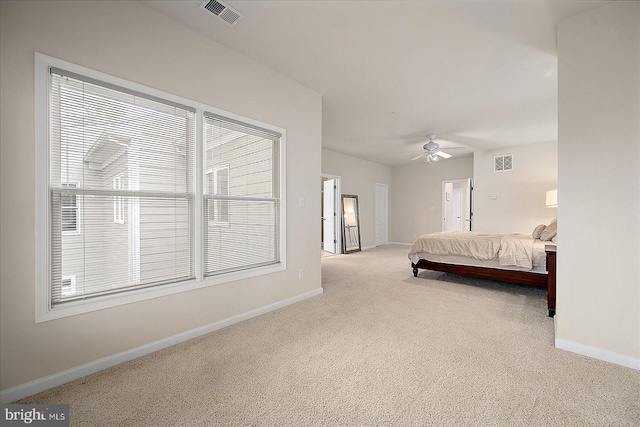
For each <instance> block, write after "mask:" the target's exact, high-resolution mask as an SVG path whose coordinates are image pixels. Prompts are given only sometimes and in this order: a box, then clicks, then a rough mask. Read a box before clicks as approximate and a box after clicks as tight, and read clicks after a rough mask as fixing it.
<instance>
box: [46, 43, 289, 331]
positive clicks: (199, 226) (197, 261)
mask: <svg viewBox="0 0 640 427" xmlns="http://www.w3.org/2000/svg"><path fill="white" fill-rule="evenodd" d="M49 67H56V68H60V69H64V70H66V71H69V72H72V73H76V74H80V75H82V76H84V77H87V78H91V79H96V80H100V81H102V82H105V83H107V84H112V85H116V86H119V87H121V88H124V89H127V90H132V91H135V92H142V93H144V94H146V95H149V96H153V97H156V98H161V99H163V100H166V101H169V102H174V103H177V104H180V105H185V106H188V107H191V108H194V109H195V126H196V129H195V137H196V141H195V150H196V151H194V153H195V159H196V161H195V162H194V171H193V174H194V175H195V176H196V177H197V176H198V173H200V172H202V169H203V165H202V158H201V156H200V155H199V154H198V153H200V152H201V149H202V141H201V140H202V130H201V127H202V124H203V123H202V119H201V115H202V114H203V113H204V112H205V111H206V112H209V113H212V114H216V115H218V116H222V117H225V118H228V119H230V120H233V121H236V122H240V123H244V124H246V125H249V126H253V127H257V128H261V129H267V130H269V131H272V132H275V133H277V134H280V135H281V137H280V149H279V153H280V164H279V170H280V194H279V199H280V212H279V214H280V222H279V235H278V239H279V245H280V246H279V251H280V261H279V263H277V264H274V265H269V266H265V267H258V268H252V269H249V270H245V271H238V272H233V273H229V274H221V275H218V276H215V277H207V278H203V277H202V268H203V263H204V260H203V259H202V258H201V257H202V256H204V242H203V238H202V235H203V228H204V221H203V218H202V212H201V211H202V189H203V188H202V185H203V182H201V181H200V180H197V179H195V178H194V182H195V187H196V188H195V189H196V193H195V195H196V200H195V203H194V209H195V211H194V218H195V226H194V233H195V236H194V239H193V247H192V250H194V267H195V268H196V271H195V272H194V273H195V279H194V280H188V281H184V282H181V283H176V284H167V285H162V286H155V287H149V288H141V289H137V290H129V291H127V292H123V293H120V294H114V295H106V296H103V297H95V298H91V299H88V300H86V301H78V302H69V303H65V304H64V305H60V306H57V307H55V308H52V307H51V301H50V294H51V261H50V259H49V258H50V257H49V250H50V247H51V230H50V224H49V202H50V201H49V197H50V194H49V102H48V100H49V78H50V73H49ZM43 100H46V101H44V102H43ZM35 119H36V120H35V135H36V138H35V161H36V164H35V170H36V175H35V178H36V179H35V247H36V272H35V277H36V280H35V288H36V289H35V297H36V304H35V305H36V307H35V321H36V323H40V322H44V321H48V320H53V319H59V318H63V317H67V316H72V315H76V314H81V313H87V312H91V311H95V310H101V309H105V308H109V307H115V306H118V305H122V304H128V303H133V302H137V301H143V300H147V299H151V298H157V297H161V296H166V295H171V294H175V293H179V292H185V291H190V290H193V289H198V288H202V287H207V286H212V285H216V284H220V283H226V282H231V281H235V280H241V279H247V278H250V277H255V276H258V275H263V274H272V273H275V272H279V271H283V270H286V268H287V265H286V260H287V253H286V241H287V233H286V224H287V222H286V212H287V203H286V188H287V180H286V130H285V129H283V128H280V127H278V126H275V125H271V124H267V123H263V122H260V121H258V120H254V119H251V118H248V117H244V116H241V115H239V114H235V113H232V112H229V111H225V110H222V109H219V108H215V107H212V106H210V105H206V104H202V103H199V102H196V101H193V100H190V99H186V98H183V97H180V96H177V95H173V94H170V93H167V92H163V91H160V90H157V89H154V88H150V87H148V86H144V85H141V84H138V83H134V82H131V81H128V80H124V79H121V78H119V77H115V76H111V75H108V74H105V73H102V72H99V71H96V70H92V69H90V68H86V67H83V66H80V65H76V64H73V63H70V62H67V61H64V60H61V59H57V58H53V57H50V56H47V55H43V54H40V53H37V52H36V53H35ZM198 137H199V138H200V139H198ZM198 159H200V161H198ZM202 179H204V174H202ZM198 250H199V251H200V252H198ZM198 255H200V256H198Z"/></svg>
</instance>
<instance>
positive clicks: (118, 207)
mask: <svg viewBox="0 0 640 427" xmlns="http://www.w3.org/2000/svg"><path fill="white" fill-rule="evenodd" d="M123 180H124V175H118V176H116V177H114V178H113V189H114V190H115V191H119V190H122V189H123V187H122V182H123ZM113 222H115V223H116V224H124V198H123V197H122V196H113Z"/></svg>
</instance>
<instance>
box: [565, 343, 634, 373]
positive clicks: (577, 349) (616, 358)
mask: <svg viewBox="0 0 640 427" xmlns="http://www.w3.org/2000/svg"><path fill="white" fill-rule="evenodd" d="M556 348H559V349H561V350H566V351H570V352H572V353H577V354H581V355H583V356H587V357H591V358H593V359H598V360H604V361H605V362H609V363H614V364H616V365H620V366H624V367H627V368H631V369H635V370H640V359H635V358H633V357H631V356H625V355H623V354H618V353H614V352H612V351H609V350H603V349H601V348H597V347H591V346H588V345H584V344H579V343H576V342H573V341H567V340H563V339H560V338H556Z"/></svg>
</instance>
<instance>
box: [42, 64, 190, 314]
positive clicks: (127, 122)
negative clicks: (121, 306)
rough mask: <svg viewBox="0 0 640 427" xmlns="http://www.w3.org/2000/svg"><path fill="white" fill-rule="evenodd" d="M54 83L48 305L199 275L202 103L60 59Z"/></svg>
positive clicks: (51, 73) (51, 88) (51, 76)
mask: <svg viewBox="0 0 640 427" xmlns="http://www.w3.org/2000/svg"><path fill="white" fill-rule="evenodd" d="M49 91H50V98H49V135H50V137H49V159H50V164H49V170H50V177H49V187H50V191H51V194H52V196H51V200H52V206H51V212H52V221H53V222H54V223H55V222H56V221H57V219H56V218H58V217H59V218H60V224H61V227H60V228H59V227H52V228H51V236H50V253H51V267H50V268H51V270H50V271H51V273H50V274H51V276H50V277H51V300H50V304H51V306H52V307H53V308H56V307H61V306H63V305H64V304H66V303H68V302H73V301H75V300H78V299H83V300H88V299H91V298H98V297H104V296H106V295H113V294H119V293H123V292H129V291H131V290H137V289H140V288H147V287H153V286H159V285H163V284H168V283H179V282H183V281H188V280H193V279H194V277H195V271H194V270H195V265H194V261H193V259H194V255H193V245H192V241H193V234H194V229H193V221H190V220H189V218H190V217H191V216H192V215H193V203H192V200H193V197H194V194H193V191H194V190H193V179H192V174H191V171H192V170H193V164H192V159H193V147H194V144H195V137H194V131H193V129H194V125H195V111H194V110H193V109H191V108H188V107H183V106H181V105H175V104H173V103H171V102H168V101H164V100H162V99H158V98H153V97H146V96H144V95H143V94H141V93H138V92H132V91H129V90H126V89H124V88H121V87H116V86H113V85H110V84H106V83H103V82H101V81H96V80H93V79H91V78H87V77H84V76H82V75H79V74H75V73H72V72H69V71H67V70H64V69H58V68H50V69H49ZM123 171H126V172H123ZM125 173H126V176H127V178H128V180H129V181H128V183H127V184H128V185H127V186H126V187H127V188H125V185H124V176H125ZM73 181H78V182H79V183H80V184H79V185H73V184H68V182H73ZM79 187H81V188H82V192H81V193H80V192H79V191H78V190H77V189H78V188H79ZM57 200H60V203H57ZM80 204H81V206H82V215H78V206H79V205H80ZM125 205H126V206H127V208H128V213H129V215H130V217H131V218H132V220H131V221H128V223H127V224H125V221H124V209H125ZM122 225H125V226H124V227H122ZM60 229H62V233H60V232H59V230H60ZM79 229H82V234H83V236H82V239H79V238H77V237H74V236H73V235H69V234H70V233H71V232H74V231H75V232H76V233H77V231H78V230H79ZM69 276H75V291H74V292H68V291H66V290H65V289H64V288H63V286H69V285H68V282H64V281H63V280H62V277H69Z"/></svg>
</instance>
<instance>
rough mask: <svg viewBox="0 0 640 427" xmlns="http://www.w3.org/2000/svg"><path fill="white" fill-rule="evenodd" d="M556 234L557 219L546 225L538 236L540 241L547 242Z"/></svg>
mask: <svg viewBox="0 0 640 427" xmlns="http://www.w3.org/2000/svg"><path fill="white" fill-rule="evenodd" d="M556 234H558V218H556V219H554V220H553V221H551V224H549V225H547V227H546V228H545V229H544V231H543V232H542V234H540V240H546V241H549V240H551V239H553V238H554V237H556Z"/></svg>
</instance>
